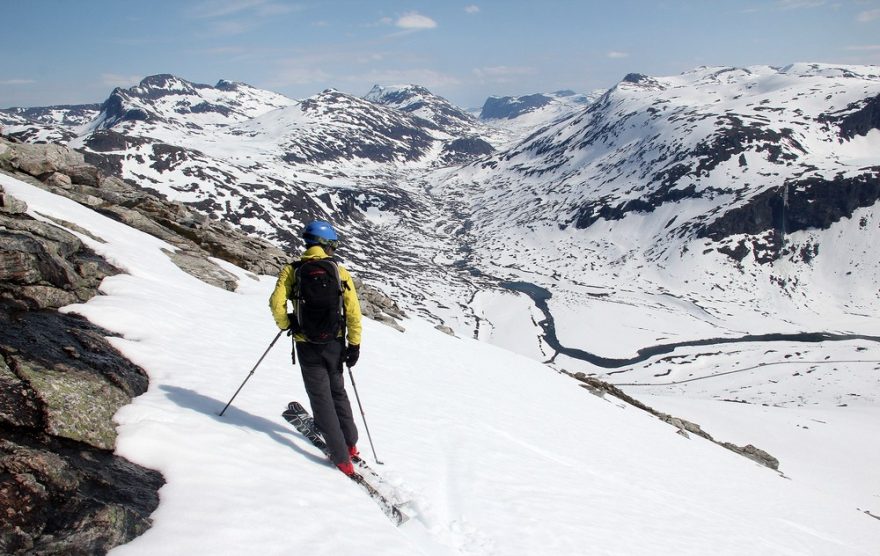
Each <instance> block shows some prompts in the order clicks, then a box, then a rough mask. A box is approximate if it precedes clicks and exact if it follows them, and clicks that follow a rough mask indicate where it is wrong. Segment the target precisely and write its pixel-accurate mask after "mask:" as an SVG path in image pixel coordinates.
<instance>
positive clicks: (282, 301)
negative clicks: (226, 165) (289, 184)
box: [269, 220, 361, 476]
mask: <svg viewBox="0 0 880 556" xmlns="http://www.w3.org/2000/svg"><path fill="white" fill-rule="evenodd" d="M302 237H303V239H304V240H305V243H306V251H305V253H303V255H302V257H301V258H300V260H299V261H298V262H295V263H292V264H288V265H285V266H284V268H282V269H281V273H280V274H279V275H278V282H277V283H276V284H275V290H274V291H273V292H272V296H271V297H270V298H269V307H270V308H271V310H272V316H273V318H274V319H275V322H276V323H277V324H278V327H279V328H281V329H282V330H288V334H289V335H292V336H293V339H294V352H293V361H294V363H296V357H297V356H299V365H300V370H301V371H302V377H303V383H304V384H305V387H306V393H307V394H308V396H309V403H310V404H311V406H312V415H314V416H315V424H316V425H317V426H318V429H319V430H320V431H321V433H322V435H323V436H324V440H325V441H326V442H327V445H328V447H329V448H330V453H331V459H332V460H333V463H334V464H336V467H338V468H339V470H340V471H342V472H343V473H345V474H346V475H348V476H353V475H354V466H353V465H352V461H351V458H353V457H356V456H359V454H358V450H357V447H356V445H357V440H358V431H357V427H356V426H355V423H354V416H353V414H352V410H351V404H350V403H349V400H348V395H347V394H346V392H345V381H344V375H343V374H342V366H343V364H346V365H348V366H349V367H353V366H354V365H355V363H357V360H358V357H359V356H360V344H361V308H360V303H359V302H358V297H357V292H356V291H355V288H354V282H353V281H352V279H351V274H349V272H348V271H347V270H346V269H345V267H343V266H342V265H341V264H339V263H337V262H335V261H334V260H333V259H332V257H333V253H334V252H335V251H336V248H337V247H338V245H339V240H338V239H337V236H336V231H335V230H334V229H333V226H331V225H330V224H329V223H327V222H324V221H321V220H315V221H313V222H310V223H309V224H308V225H307V226H306V227H305V230H304V232H303V236H302ZM315 261H323V262H315ZM334 268H335V269H336V270H335V272H336V275H335V276H331V275H332V274H333V272H334V270H333V269H334ZM298 277H299V278H298ZM321 278H324V279H326V280H330V279H331V278H332V281H331V282H329V283H332V284H333V287H332V288H330V287H326V285H327V283H328V282H326V281H325V283H324V284H323V286H324V287H317V288H313V287H312V288H311V290H317V291H319V292H320V293H318V294H315V293H311V292H310V290H309V288H310V287H311V286H310V285H309V283H310V281H314V280H317V279H321ZM298 279H299V282H297V280H298ZM315 283H317V284H319V286H320V285H321V283H320V282H315ZM331 289H332V290H333V293H332V294H328V293H327V292H328V290H331ZM340 290H341V291H340ZM334 294H335V298H333V297H332V295H334ZM320 295H325V296H326V295H331V298H330V299H331V300H332V301H333V302H335V303H336V306H335V307H331V308H330V309H327V310H325V311H324V313H320V312H319V313H318V314H317V315H316V313H315V310H314V309H311V310H307V308H314V307H319V306H321V305H322V303H321V300H320V299H319V298H318V296H320ZM340 295H341V303H340V302H339V296H340ZM309 296H314V299H309V298H308V297H309ZM288 299H290V300H291V301H292V302H293V307H294V311H293V313H290V314H289V313H288V312H287V300H288ZM325 301H326V299H325ZM325 305H328V306H329V305H330V304H329V303H325ZM340 306H341V307H340ZM340 309H342V310H340ZM346 331H347V339H348V346H346Z"/></svg>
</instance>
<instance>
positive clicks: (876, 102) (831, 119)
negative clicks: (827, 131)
mask: <svg viewBox="0 0 880 556" xmlns="http://www.w3.org/2000/svg"><path fill="white" fill-rule="evenodd" d="M819 120H820V121H823V122H827V123H831V124H834V125H837V126H838V127H839V128H840V136H841V137H842V138H843V139H846V140H849V139H852V138H853V137H855V136H856V135H867V134H868V132H869V131H871V130H872V129H880V95H877V96H875V97H871V98H868V99H864V100H861V101H859V102H857V103H854V104H851V105H850V106H847V107H846V108H845V109H844V110H842V111H841V112H840V113H837V114H824V115H822V116H820V117H819Z"/></svg>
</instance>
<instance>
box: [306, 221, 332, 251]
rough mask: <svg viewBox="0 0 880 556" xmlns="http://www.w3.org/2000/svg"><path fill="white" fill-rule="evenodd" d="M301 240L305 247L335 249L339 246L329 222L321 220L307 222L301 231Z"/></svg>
mask: <svg viewBox="0 0 880 556" xmlns="http://www.w3.org/2000/svg"><path fill="white" fill-rule="evenodd" d="M303 239H304V240H306V247H311V246H312V245H320V246H322V247H330V248H333V249H336V247H337V246H338V245H339V238H338V237H336V230H334V229H333V226H331V225H330V223H329V222H324V221H323V220H313V221H311V222H309V223H308V225H307V226H306V229H305V230H303Z"/></svg>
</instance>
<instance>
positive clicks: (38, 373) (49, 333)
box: [0, 215, 164, 554]
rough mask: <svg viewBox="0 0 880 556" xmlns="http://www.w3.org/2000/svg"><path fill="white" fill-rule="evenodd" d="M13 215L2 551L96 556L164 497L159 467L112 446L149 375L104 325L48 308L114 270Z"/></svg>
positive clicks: (127, 535) (136, 529) (1, 434)
mask: <svg viewBox="0 0 880 556" xmlns="http://www.w3.org/2000/svg"><path fill="white" fill-rule="evenodd" d="M19 218H20V220H16V219H11V218H7V221H5V222H3V224H0V228H6V230H10V229H11V228H12V226H11V224H12V223H17V224H18V225H17V227H16V228H13V229H11V232H4V234H6V235H4V236H0V245H3V251H2V253H3V254H4V260H5V261H6V263H8V262H9V259H10V258H12V259H16V257H7V256H6V255H9V254H10V253H12V254H13V255H17V260H15V262H16V263H18V264H14V265H10V264H5V265H3V268H4V272H5V273H6V274H5V275H4V277H3V279H2V281H0V289H2V294H0V513H2V515H3V516H4V519H3V521H2V523H0V552H2V553H4V554H103V553H106V552H107V551H108V550H109V549H110V548H112V547H114V546H117V545H119V544H122V543H125V542H128V541H130V540H131V539H133V538H134V537H135V536H137V535H139V534H141V533H143V532H144V531H145V530H146V529H147V528H148V527H149V525H150V518H149V516H150V514H151V513H152V512H153V511H154V510H155V508H156V507H157V506H158V503H159V499H158V494H157V491H158V489H159V487H161V486H162V484H163V482H164V481H163V479H162V477H161V475H160V474H159V473H157V472H155V471H151V470H148V469H144V468H142V467H139V466H136V465H134V464H131V463H130V462H128V461H126V460H124V459H122V458H120V457H118V456H115V455H113V448H114V445H115V440H116V430H115V426H114V424H113V422H112V416H113V414H114V413H115V412H116V411H117V410H118V409H119V408H120V407H122V406H123V405H126V404H128V403H130V402H131V399H132V398H133V397H134V396H137V395H139V394H141V393H143V392H145V391H146V388H147V377H146V374H145V373H144V372H143V370H142V369H140V368H138V367H136V366H135V365H133V364H132V363H130V362H129V361H128V360H126V359H125V358H124V357H122V356H121V355H120V354H119V353H118V352H117V351H116V350H115V349H113V347H112V346H110V345H109V343H108V342H107V341H106V339H105V337H106V336H108V335H110V332H108V331H106V330H102V329H100V328H98V327H95V326H93V325H92V324H90V323H89V322H88V321H86V320H85V319H84V318H82V317H79V316H78V315H75V314H62V313H59V312H58V311H56V310H54V309H53V308H54V307H57V306H60V305H62V304H69V303H70V302H71V301H84V300H85V299H87V298H88V297H89V296H91V295H94V294H95V293H96V289H95V288H97V285H98V284H99V283H100V278H102V277H103V276H106V275H107V274H108V273H110V272H115V269H113V268H112V267H110V265H108V264H107V263H104V262H103V261H98V260H89V258H91V255H90V254H89V253H88V252H87V251H84V249H83V248H82V246H81V244H79V243H78V240H76V241H73V240H71V238H73V239H74V240H75V238H74V236H72V235H70V234H68V233H67V232H63V231H61V230H58V229H56V230H55V231H54V233H53V232H51V231H49V230H50V229H51V225H48V224H44V223H39V222H35V221H31V220H28V217H26V216H25V215H20V216H19ZM9 234H13V235H14V234H18V237H17V238H14V239H16V240H18V242H17V243H16V242H15V241H12V242H10V241H9ZM12 245H16V246H17V247H19V248H21V247H25V249H19V250H17V251H10V250H8V249H7V247H9V246H12ZM28 247H30V248H32V251H31V252H28V251H27V249H26V248H28ZM35 252H37V253H39V255H40V256H42V257H45V259H43V260H40V258H39V257H34V256H33V255H34V253H35ZM10 268H11V269H12V270H10Z"/></svg>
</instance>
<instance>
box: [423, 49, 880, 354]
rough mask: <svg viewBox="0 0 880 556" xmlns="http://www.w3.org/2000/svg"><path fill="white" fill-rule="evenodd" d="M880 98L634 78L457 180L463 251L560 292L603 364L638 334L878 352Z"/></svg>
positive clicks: (840, 85)
mask: <svg viewBox="0 0 880 556" xmlns="http://www.w3.org/2000/svg"><path fill="white" fill-rule="evenodd" d="M878 95H880V74H878V72H877V70H876V68H873V67H836V66H825V65H816V64H798V65H793V66H789V67H786V68H781V69H780V68H770V67H752V68H740V69H737V68H700V69H697V70H694V71H692V72H688V73H685V74H683V75H680V76H675V77H662V78H661V77H658V78H650V77H646V76H637V75H630V76H628V77H627V79H625V80H623V81H621V83H619V84H618V85H617V86H616V87H614V88H613V89H611V90H610V91H608V92H607V93H606V94H605V95H603V97H602V98H600V99H599V100H598V101H596V102H595V103H593V104H591V105H589V106H588V107H587V108H586V109H585V110H583V111H581V112H579V113H576V114H573V115H571V116H569V117H567V118H565V119H563V120H561V121H559V122H558V123H556V124H555V125H552V126H549V127H547V128H545V129H543V130H542V131H540V132H538V133H535V134H534V135H532V136H529V137H528V138H526V139H524V140H523V141H521V142H520V143H519V144H517V145H515V146H513V147H512V148H510V149H508V150H505V151H502V152H499V153H497V154H496V155H493V156H492V157H490V158H488V159H487V160H483V161H479V162H476V163H473V164H471V165H469V166H467V167H465V168H461V169H457V170H456V171H454V172H447V176H446V177H445V179H439V180H438V182H437V183H438V185H437V186H436V188H435V191H437V192H438V194H440V195H446V196H448V198H449V199H455V200H457V201H460V202H461V203H462V204H464V205H465V206H463V207H459V210H460V211H461V212H462V213H465V214H469V215H470V218H469V220H468V222H469V226H468V227H467V234H468V235H467V238H472V239H465V240H464V241H465V242H474V243H476V242H480V244H481V245H482V246H483V249H482V250H481V251H480V252H477V253H474V254H473V256H471V257H469V259H468V261H469V262H468V264H467V265H466V266H468V267H470V268H473V269H474V270H475V271H478V272H480V273H482V274H484V275H491V276H496V277H499V278H501V279H507V280H509V281H526V282H531V283H538V284H540V285H541V286H542V287H543V288H547V289H550V290H552V295H553V299H552V300H551V302H550V303H551V310H552V313H553V316H554V317H555V318H556V319H557V322H556V328H557V330H560V329H561V330H563V331H564V332H563V334H564V335H565V338H564V339H563V340H561V342H562V344H564V345H567V346H569V347H575V346H577V347H578V348H580V349H584V350H586V351H588V352H591V353H597V351H598V352H600V353H601V352H603V350H604V348H603V347H601V346H603V344H604V340H605V339H606V338H607V337H608V336H609V335H610V336H615V335H621V334H622V335H624V336H625V337H628V338H631V349H630V350H627V351H626V352H625V353H633V352H635V351H637V350H638V349H640V348H641V347H643V346H646V345H654V344H657V343H674V342H675V341H687V340H692V339H696V338H695V336H704V335H706V334H715V335H718V334H720V335H732V336H742V335H744V334H745V333H746V331H748V332H756V331H766V332H781V331H795V332H797V331H810V330H818V329H827V328H828V326H829V324H830V323H831V322H834V323H835V324H834V325H833V327H834V328H835V330H848V331H860V332H862V333H867V334H871V333H875V332H876V330H877V323H876V321H875V320H874V319H873V317H869V316H868V315H873V314H876V313H877V310H878V309H880V305H878V295H877V294H878V289H877V280H876V277H877V276H878V275H880V256H878V254H877V252H876V250H875V249H874V248H873V243H874V242H875V241H876V237H877V233H878V232H877V230H878V226H880V223H878V220H877V217H878V213H877V208H876V207H877V204H876V203H877V200H878V199H880V182H878V180H880V158H878V153H880V130H878V128H877V126H876V124H872V123H871V122H874V121H875V118H873V116H872V114H873V111H872V107H873V106H874V105H875V104H876V102H877V101H876V99H877V97H878ZM856 122H858V123H856ZM512 245H516V246H517V248H516V249H510V248H509V246H512ZM485 252H489V253H492V254H493V255H492V256H491V257H486V256H483V253H485ZM628 306H631V307H655V308H656V309H657V310H660V311H662V312H666V311H668V312H670V313H671V314H677V315H678V317H676V320H677V319H679V318H680V319H682V321H681V322H688V321H695V322H700V323H701V324H700V328H702V327H704V326H707V325H708V328H706V329H705V330H704V331H703V332H699V333H697V334H694V332H695V330H694V329H693V328H690V327H684V328H686V329H687V330H688V331H687V332H685V333H682V332H679V331H678V328H679V327H678V326H670V322H669V319H665V318H660V317H658V318H657V323H656V325H652V324H648V322H650V321H651V320H653V317H651V318H649V319H648V321H646V320H645V314H643V313H642V314H640V313H639V311H636V310H632V311H631V310H629V309H626V307H628ZM606 314H607V317H608V318H610V319H613V320H611V322H614V323H615V325H614V326H613V327H612V329H611V330H607V329H602V327H601V326H597V325H598V323H599V322H601V323H602V326H607V324H606V323H607V322H608V320H607V319H605V320H603V319H597V320H596V321H595V323H596V324H593V323H592V319H589V320H587V321H586V322H584V321H583V315H596V316H598V315H606ZM560 318H562V319H563V323H564V326H560V323H559V319H560ZM578 322H581V323H583V324H581V325H580V326H578V325H576V324H575V323H578ZM625 322H626V323H627V324H624V323H625ZM719 327H720V328H719ZM710 329H711V330H712V331H711V332H710V331H709V330H710ZM576 330H578V331H579V332H577V333H576V332H575V331H576ZM532 353H535V354H536V355H537V354H541V353H543V354H545V355H551V356H552V355H553V354H554V353H557V354H558V353H559V350H558V349H547V347H546V346H539V347H534V348H532ZM605 353H606V354H608V355H611V354H610V353H608V352H607V351H605ZM555 361H556V362H557V363H558V364H561V365H565V366H568V367H569V368H571V367H572V366H573V367H575V368H577V367H579V366H581V365H582V364H581V363H578V362H577V361H572V360H570V359H569V358H567V357H559V358H556V359H555ZM591 368H592V367H591V366H589V365H587V366H584V367H583V370H588V369H591Z"/></svg>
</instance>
